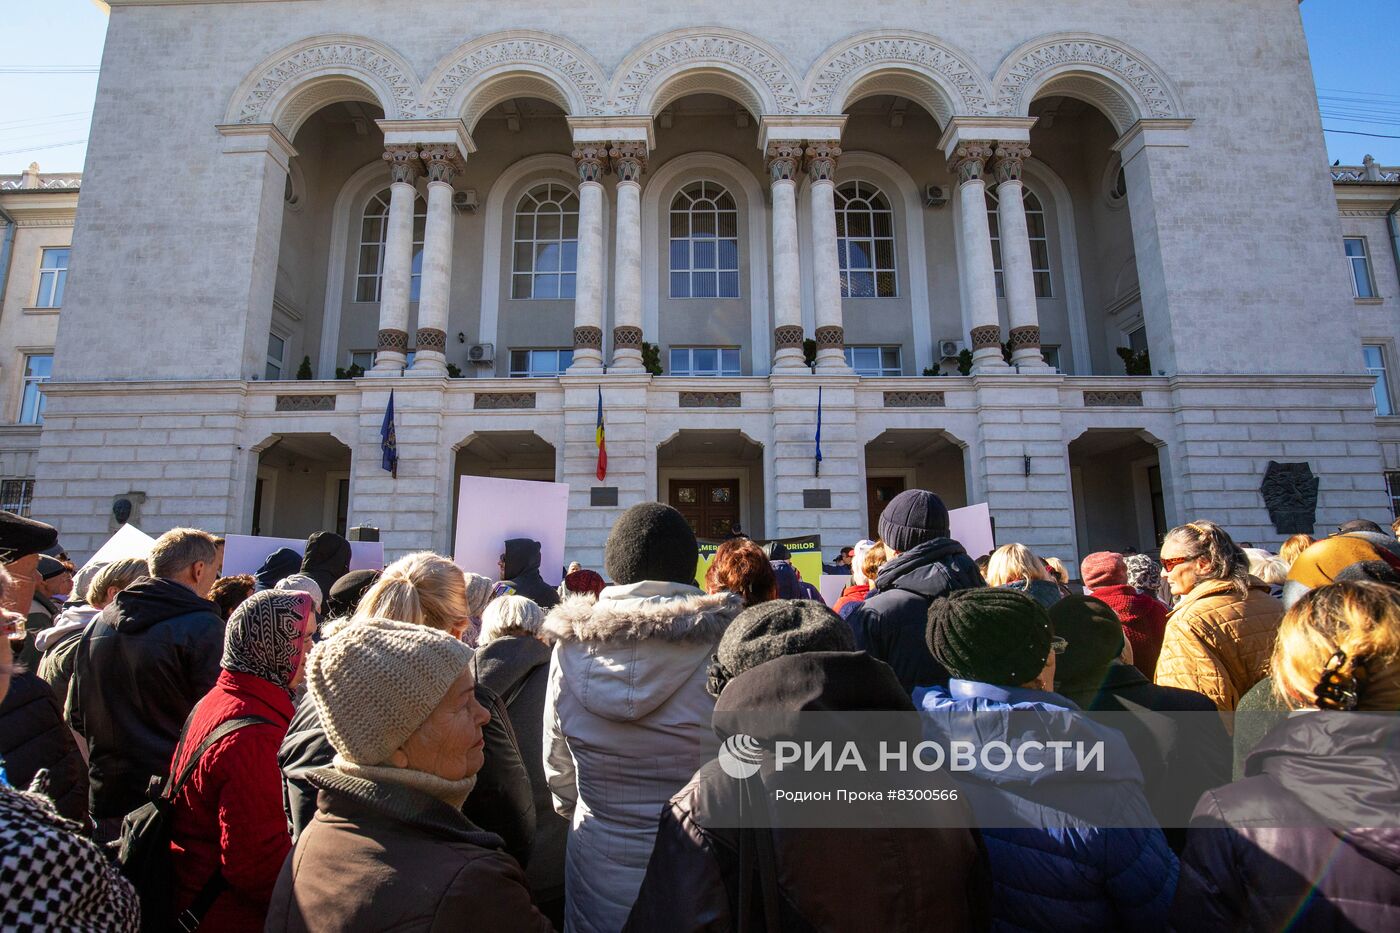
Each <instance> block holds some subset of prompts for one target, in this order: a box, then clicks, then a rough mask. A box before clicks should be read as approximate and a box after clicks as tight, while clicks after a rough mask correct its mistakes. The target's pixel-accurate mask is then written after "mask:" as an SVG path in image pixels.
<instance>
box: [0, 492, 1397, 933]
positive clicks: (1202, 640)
mask: <svg viewBox="0 0 1400 933" xmlns="http://www.w3.org/2000/svg"><path fill="white" fill-rule="evenodd" d="M878 531H879V536H878V539H871V540H863V541H860V542H858V543H856V544H854V545H852V546H850V547H848V548H843V549H842V551H841V554H840V555H839V557H838V559H837V562H836V563H838V564H839V565H840V567H841V568H844V569H845V570H847V571H848V572H849V574H850V577H851V579H850V583H849V585H847V586H845V588H844V589H843V590H842V592H841V594H840V598H839V599H838V600H836V601H835V602H834V604H833V605H832V606H831V607H830V608H828V607H827V606H826V605H825V603H824V602H823V601H822V599H821V595H820V593H819V591H818V590H817V588H816V587H815V586H813V584H812V581H804V580H803V579H802V578H801V574H800V573H799V572H798V571H797V569H796V567H795V566H794V564H793V562H792V560H791V556H790V555H789V554H788V553H787V552H786V550H785V549H783V546H782V545H781V544H768V545H766V546H763V545H760V544H759V543H758V542H755V541H752V540H749V539H748V538H745V537H742V536H735V537H732V538H730V539H729V540H726V541H725V542H723V543H722V544H721V545H720V546H719V548H718V550H717V552H716V553H715V555H714V558H713V560H712V561H711V562H710V564H709V567H708V569H707V571H706V572H705V573H704V574H703V578H702V579H697V566H698V554H699V546H698V542H697V540H696V537H695V534H694V532H693V530H692V528H691V526H690V525H689V524H688V522H687V520H686V519H685V518H684V517H683V516H682V515H681V514H680V513H679V512H677V511H676V510H675V509H672V508H670V507H669V506H665V505H661V504H659V503H648V504H643V505H638V506H634V507H632V508H630V509H628V510H627V511H626V512H624V513H623V514H622V516H621V517H620V518H619V520H618V521H617V522H616V523H615V524H614V525H613V527H612V528H611V531H610V533H609V536H608V539H607V544H606V548H605V554H604V566H603V568H602V571H603V572H602V573H599V572H597V571H594V570H590V569H587V568H583V567H580V566H578V565H577V564H573V565H570V566H569V567H568V568H567V569H566V570H565V572H564V574H563V582H562V583H561V584H560V585H559V586H558V587H555V586H551V585H550V584H549V583H548V582H546V580H545V578H544V575H543V574H542V573H541V567H540V562H541V549H540V545H539V543H538V542H535V541H532V540H529V539H523V538H521V539H512V540H510V541H506V542H503V543H502V550H501V558H500V564H499V566H498V571H499V576H498V578H497V579H488V578H487V577H485V576H482V575H479V574H474V573H467V572H463V571H462V570H461V569H459V568H458V567H457V566H456V565H455V564H454V563H453V562H452V561H451V560H449V559H448V558H446V557H442V556H439V555H436V554H432V553H427V552H423V553H415V554H410V555H407V556H404V557H401V558H400V559H398V560H396V561H394V562H392V563H391V564H389V565H388V566H387V567H384V568H383V569H382V570H356V571H351V570H350V569H349V565H350V557H351V549H350V545H349V542H347V541H346V540H345V539H344V538H343V537H341V536H340V535H337V534H334V533H330V532H321V533H318V534H316V535H313V536H312V537H311V538H310V539H309V540H308V542H307V545H306V547H305V549H304V551H303V552H301V553H298V552H296V551H295V550H293V549H290V548H284V549H281V550H279V551H276V552H274V553H272V554H270V555H268V557H267V560H266V561H265V562H264V564H263V566H262V567H260V568H258V570H257V572H256V573H253V574H246V575H245V574H237V575H230V576H223V575H222V561H223V554H222V550H223V548H222V541H221V540H220V539H218V538H217V537H215V536H213V535H210V534H207V533H205V532H203V531H199V530H196V529H189V528H177V529H173V530H171V531H168V532H166V533H164V534H163V535H161V536H160V537H159V539H157V540H156V541H155V543H154V544H153V545H152V547H151V550H150V553H149V555H147V556H146V557H144V558H128V559H121V560H114V561H110V562H106V563H102V564H99V565H93V564H91V563H89V564H88V565H86V566H84V567H83V568H82V570H81V572H79V571H78V569H77V568H76V567H75V566H74V565H73V564H72V563H71V562H70V561H68V559H67V555H66V554H65V553H63V551H62V550H61V548H60V547H59V546H58V542H57V533H56V531H55V530H54V529H53V528H52V527H50V526H49V525H46V524H44V523H42V522H38V521H34V520H31V519H27V518H22V517H20V516H17V515H13V514H10V513H0V563H3V565H4V569H3V570H0V606H3V607H4V608H3V609H0V621H3V624H4V633H5V636H6V637H4V638H0V762H2V764H3V767H0V928H2V929H5V930H10V929H19V930H29V929H35V930H38V929H73V930H118V931H125V930H131V931H135V930H138V929H139V930H164V929H176V928H179V929H184V930H192V929H202V930H208V931H219V930H239V931H243V930H254V929H266V930H269V931H333V930H334V931H339V930H357V931H358V930H376V929H384V930H388V929H394V930H400V929H402V930H420V929H421V930H439V929H482V930H491V931H516V930H520V931H526V930H528V931H535V930H540V931H543V930H550V929H564V930H567V931H572V933H616V931H620V930H628V931H634V933H645V931H700V930H706V931H720V930H758V929H762V930H768V931H775V930H784V931H802V930H867V929H870V930H921V929H927V928H931V927H937V928H946V929H949V930H984V929H996V930H1007V931H1012V930H1055V931H1065V930H1085V931H1089V930H1096V931H1097V930H1116V929H1122V930H1163V929H1168V928H1172V929H1179V930H1187V929H1189V930H1193V931H1198V930H1199V931H1212V930H1237V929H1258V930H1281V929H1285V928H1286V929H1290V930H1303V929H1307V930H1314V929H1316V930H1324V929H1325V930H1333V929H1347V930H1392V929H1400V782H1397V778H1396V775H1397V774H1400V728H1397V726H1396V721H1395V716H1394V715H1393V714H1394V713H1395V712H1396V711H1397V710H1400V544H1397V541H1396V537H1395V533H1396V532H1397V531H1400V522H1397V524H1396V526H1393V527H1392V528H1391V529H1389V530H1388V531H1387V530H1386V529H1383V528H1381V527H1379V526H1377V525H1375V524H1373V523H1371V522H1366V521H1356V522H1349V523H1347V524H1345V525H1343V526H1341V527H1340V528H1338V529H1337V530H1336V532H1335V533H1334V534H1331V535H1329V536H1327V537H1324V538H1320V539H1318V540H1314V539H1312V538H1311V537H1308V536H1306V535H1295V536H1293V537H1291V538H1289V539H1288V540H1287V541H1285V542H1283V545H1282V546H1281V547H1280V548H1279V550H1278V552H1277V553H1271V552H1269V551H1266V550H1262V549H1258V548H1253V547H1252V546H1248V545H1245V546H1241V544H1238V543H1236V542H1235V541H1234V540H1233V539H1232V538H1231V536H1230V535H1229V533H1228V532H1227V531H1226V530H1225V529H1224V528H1222V527H1221V526H1219V525H1217V524H1214V523H1212V522H1209V521H1194V522H1190V523H1187V524H1184V525H1181V526H1179V527H1177V528H1174V529H1172V530H1171V531H1170V532H1169V533H1168V534H1167V535H1166V536H1165V537H1164V539H1163V541H1162V543H1161V548H1160V553H1159V554H1158V555H1156V556H1153V555H1146V554H1139V553H1131V552H1130V553H1116V552H1109V551H1100V552H1096V553H1093V554H1089V555H1087V556H1085V557H1084V558H1083V559H1082V560H1081V561H1080V563H1079V566H1078V567H1077V568H1068V569H1067V568H1065V567H1064V566H1063V565H1061V564H1060V562H1059V561H1057V560H1055V559H1054V558H1053V557H1050V556H1048V555H1047V556H1042V555H1038V554H1036V553H1035V552H1034V551H1033V550H1032V549H1031V548H1028V547H1026V546H1024V545H1022V544H1018V543H1008V544H1004V545H1002V546H1000V547H998V548H996V549H995V550H994V551H993V552H992V553H990V554H986V555H981V556H980V557H977V558H974V557H973V556H971V555H969V554H968V553H967V552H966V551H965V549H964V548H963V547H962V545H961V544H960V543H959V542H957V541H956V540H953V539H952V538H951V537H950V536H949V523H948V512H947V509H946V508H945V507H944V505H943V503H942V501H941V500H940V499H939V497H938V496H937V495H935V494H934V493H931V492H927V491H923V490H907V491H905V492H903V493H900V494H899V495H897V496H896V497H894V498H893V499H892V500H891V501H890V502H889V503H888V504H887V506H886V507H885V509H884V511H883V513H882V515H881V516H880V519H879V523H878ZM1076 571H1077V576H1075V572H1076ZM758 712H762V713H764V714H765V715H769V716H770V717H771V722H772V723H773V725H772V727H771V730H770V731H768V732H765V731H763V730H762V729H755V731H754V732H750V733H748V734H747V735H748V738H749V739H750V740H751V741H754V742H756V743H757V744H758V747H759V748H760V749H761V751H762V754H763V755H764V756H767V758H766V760H767V761H768V762H769V763H770V764H771V757H772V749H773V747H774V743H775V742H776V741H777V739H779V738H780V737H781V736H782V735H783V734H785V733H784V731H783V730H785V729H788V728H790V726H791V723H792V722H795V721H796V719H795V718H794V717H795V716H796V714H801V713H808V712H821V713H824V714H830V713H843V712H844V713H851V714H855V713H862V714H865V713H879V712H883V713H901V714H907V715H908V716H914V715H915V714H916V713H917V714H920V715H919V716H918V721H920V722H921V723H922V725H921V726H920V730H921V732H922V736H921V737H922V738H924V739H931V740H943V741H947V740H951V739H952V738H954V737H955V735H956V734H961V733H958V730H959V729H960V728H961V727H960V726H959V725H958V724H959V723H960V722H965V721H966V719H965V717H967V716H977V717H979V718H978V719H977V722H978V726H977V731H978V733H979V739H980V740H981V741H983V742H1004V743H1007V744H1008V745H1009V746H1016V747H1018V748H1019V749H1020V751H1019V752H1018V754H1017V756H1016V758H1015V763H1014V765H1012V766H1006V767H996V766H992V765H991V764H989V763H988V762H987V761H986V760H985V759H983V760H981V761H980V762H979V763H978V764H977V765H976V766H974V767H972V768H970V769H966V770H963V771H961V772H959V773H956V774H953V773H949V772H946V771H938V772H935V773H925V774H922V775H920V776H919V777H918V780H920V781H922V782H923V784H922V787H923V789H925V790H927V791H928V792H929V793H931V794H937V795H941V796H940V797H939V798H937V799H942V800H944V801H947V803H945V804H944V805H943V806H944V811H943V818H942V819H940V820H938V821H933V822H929V823H928V825H923V824H922V823H920V822H919V821H917V820H914V821H911V822H909V823H907V824H904V825H889V824H871V825H857V826H852V825H841V826H837V825H831V826H825V825H807V824H803V825H800V826H797V825H794V826H787V825H782V824H781V823H777V824H773V825H769V824H766V823H763V822H762V821H758V822H757V823H756V825H752V826H750V825H747V824H745V825H740V826H735V825H733V824H732V823H731V821H729V820H727V819H726V818H725V817H724V814H726V813H729V812H732V811H733V809H734V808H735V807H738V808H739V810H740V811H741V812H742V810H743V808H744V807H760V808H762V807H768V806H770V803H769V798H771V796H772V795H771V793H769V789H768V788H767V787H766V785H765V784H764V781H765V780H767V778H768V777H771V772H770V771H765V770H764V769H762V768H760V769H758V771H757V773H756V775H755V776H752V777H749V778H743V779H737V778H735V777H734V776H733V775H732V774H730V773H727V772H726V771H725V769H724V768H723V762H722V761H721V760H720V758H718V757H717V754H716V753H717V749H718V747H719V743H720V741H721V740H724V739H728V738H731V737H733V736H734V734H735V726H734V725H733V724H734V723H735V722H737V721H739V720H737V719H736V718H735V717H742V716H743V715H744V714H753V713H758ZM772 714H781V715H777V716H773V715H772ZM1101 714H1102V715H1101ZM784 717H786V718H784ZM745 721H747V722H753V721H754V720H752V719H750V720H745ZM765 721H770V720H765ZM897 721H899V722H906V721H907V720H905V719H899V720H897ZM751 728H753V727H752V726H751ZM755 733H756V734H755ZM1028 737H1033V738H1036V739H1037V740H1039V743H1040V744H1039V746H1038V747H1039V748H1040V750H1041V751H1040V752H1039V753H1037V752H1035V751H1034V750H1031V746H1030V745H1027V744H1026V739H1027V738H1028ZM859 739H860V741H873V736H871V735H865V736H860V737H859ZM1064 743H1068V744H1070V745H1074V744H1082V743H1089V744H1093V743H1099V744H1101V745H1102V746H1103V747H1104V748H1106V749H1107V753H1106V755H1105V756H1104V759H1103V761H1104V765H1105V766H1104V767H1102V768H1101V769H1099V770H1097V771H1095V772H1093V773H1090V774H1086V773H1083V772H1074V773H1070V772H1067V771H1063V770H1059V769H1057V768H1055V767H1050V766H1049V765H1050V758H1049V755H1050V752H1049V749H1053V748H1054V747H1056V746H1057V745H1063V744H1064ZM1028 750H1029V751H1028ZM1037 755H1040V756H1041V757H1037ZM765 795H766V796H765ZM1084 800H1092V801H1093V807H1091V808H1086V807H1085V806H1084V805H1083V804H1082V801H1084ZM1103 814H1111V815H1112V817H1111V819H1100V818H1098V817H1099V816H1101V815H1103ZM152 840H154V843H153V842H152ZM152 851H154V852H155V853H156V856H158V858H157V859H156V861H154V862H153V861H151V858H152V856H150V855H149V854H148V853H150V852H152ZM152 866H155V867H154V868H153V867H152ZM153 877H154V880H153Z"/></svg>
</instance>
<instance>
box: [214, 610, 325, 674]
mask: <svg viewBox="0 0 1400 933" xmlns="http://www.w3.org/2000/svg"><path fill="white" fill-rule="evenodd" d="M315 611H316V602H315V600H314V599H312V597H311V595H310V594H309V593H302V592H298V591H294V590H263V591H262V592H261V593H254V594H253V595H252V596H249V597H248V598H247V599H245V600H244V601H243V602H242V603H241V604H239V606H238V608H237V609H235V610H234V611H233V615H232V616H231V617H230V618H229V620H228V627H227V628H226V629H225V630H224V659H223V661H222V662H221V666H222V667H223V669H224V670H226V671H229V672H231V673H243V674H252V675H253V676H254V677H261V678H262V679H263V680H266V681H268V682H269V683H274V684H276V685H277V686H279V687H282V688H283V689H285V690H287V691H288V692H290V690H291V687H290V684H291V681H292V675H293V674H294V673H295V672H296V663H297V645H296V639H297V636H298V635H299V634H300V633H301V632H302V631H303V630H304V629H305V628H306V620H307V618H308V617H310V616H311V614H312V613H313V612H315Z"/></svg>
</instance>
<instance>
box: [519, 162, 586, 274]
mask: <svg viewBox="0 0 1400 933" xmlns="http://www.w3.org/2000/svg"><path fill="white" fill-rule="evenodd" d="M577 268H578V195H577V194H575V193H574V192H573V190H572V189H570V188H568V187H566V186H564V185H561V184H556V183H554V182H550V183H548V184H543V185H537V186H536V187H534V188H531V189H530V190H529V191H527V192H525V194H524V195H523V196H522V197H521V198H520V203H519V204H517V205H516V206H515V264H514V266H512V272H513V275H512V276H511V286H510V297H512V298H572V297H574V273H575V271H576V270H577Z"/></svg>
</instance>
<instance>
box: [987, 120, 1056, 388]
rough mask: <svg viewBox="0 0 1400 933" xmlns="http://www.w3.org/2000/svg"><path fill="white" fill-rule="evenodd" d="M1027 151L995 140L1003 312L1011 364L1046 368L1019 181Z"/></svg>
mask: <svg viewBox="0 0 1400 933" xmlns="http://www.w3.org/2000/svg"><path fill="white" fill-rule="evenodd" d="M1030 154H1031V150H1030V147H1029V146H1027V145H1026V144H1025V143H1010V142H1001V143H997V148H996V160H997V161H996V177H997V226H998V228H999V232H1000V234H1001V278H1002V282H1004V283H1005V286H1006V313H1007V317H1008V318H1009V319H1010V322H1011V334H1010V337H1009V341H1010V343H1011V364H1012V365H1013V366H1016V367H1018V368H1021V369H1048V367H1047V366H1046V365H1045V360H1043V359H1042V358H1041V356H1040V317H1039V314H1038V313H1037V310H1036V304H1035V272H1034V271H1033V270H1032V265H1031V243H1030V235H1029V231H1028V230H1027V228H1026V205H1025V196H1026V192H1025V187H1024V186H1023V185H1022V183H1021V165H1022V163H1023V162H1024V161H1025V160H1026V159H1028V158H1030Z"/></svg>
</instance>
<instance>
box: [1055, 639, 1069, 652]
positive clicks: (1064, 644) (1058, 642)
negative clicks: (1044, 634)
mask: <svg viewBox="0 0 1400 933" xmlns="http://www.w3.org/2000/svg"><path fill="white" fill-rule="evenodd" d="M1068 647H1069V642H1068V641H1066V640H1065V639H1063V638H1061V637H1060V636H1059V635H1051V636H1050V650H1051V651H1052V652H1054V653H1055V654H1064V653H1065V649H1066V648H1068Z"/></svg>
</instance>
